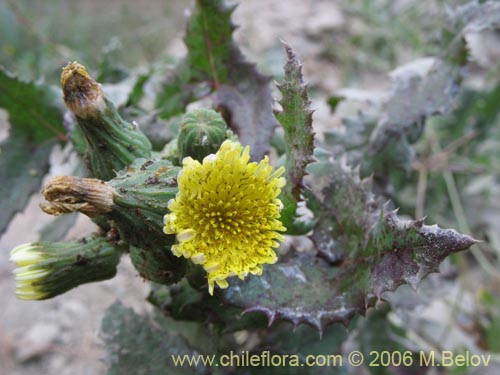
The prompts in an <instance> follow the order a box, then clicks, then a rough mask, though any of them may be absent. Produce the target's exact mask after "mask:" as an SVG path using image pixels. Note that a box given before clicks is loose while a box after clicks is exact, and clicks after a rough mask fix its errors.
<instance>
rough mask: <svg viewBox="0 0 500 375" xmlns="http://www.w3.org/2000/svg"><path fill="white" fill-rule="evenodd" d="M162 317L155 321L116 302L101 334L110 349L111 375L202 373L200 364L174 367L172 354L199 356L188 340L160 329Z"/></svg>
mask: <svg viewBox="0 0 500 375" xmlns="http://www.w3.org/2000/svg"><path fill="white" fill-rule="evenodd" d="M161 320H162V318H161V317H157V321H153V320H151V319H148V318H146V317H142V316H140V315H137V314H136V313H135V312H134V311H133V310H132V309H129V308H126V307H125V306H123V305H122V304H121V303H119V302H116V303H114V304H113V305H111V306H110V307H109V309H108V310H107V311H106V315H105V317H104V319H103V321H102V325H101V334H102V336H103V338H104V342H105V344H106V348H107V350H108V358H107V361H108V363H109V369H108V375H115V374H120V375H122V374H134V375H141V374H144V375H150V374H168V373H175V374H201V373H205V372H206V369H205V367H204V366H202V365H201V364H200V365H199V366H189V365H187V364H186V365H184V366H177V367H176V366H174V362H173V361H172V357H171V356H172V355H179V356H182V355H189V356H193V357H196V356H197V354H198V353H196V352H195V351H194V350H193V349H191V348H190V347H189V345H188V343H187V342H186V340H185V339H184V338H183V337H181V336H177V335H172V334H171V333H170V332H168V331H166V330H164V329H162V328H161V326H160V324H161Z"/></svg>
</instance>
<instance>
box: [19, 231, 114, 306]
mask: <svg viewBox="0 0 500 375" xmlns="http://www.w3.org/2000/svg"><path fill="white" fill-rule="evenodd" d="M120 255H121V251H120V250H119V249H117V248H116V247H115V246H113V245H112V244H110V243H109V242H108V241H107V240H106V238H104V237H98V236H93V237H90V238H84V239H82V240H79V241H69V242H55V243H48V242H38V243H28V244H24V245H20V246H17V247H16V248H15V249H13V250H12V251H11V253H10V260H11V261H12V262H14V263H15V264H16V266H17V267H18V268H16V269H15V270H14V275H15V279H16V282H17V285H16V295H17V297H18V298H19V299H24V300H42V299H48V298H52V297H55V296H57V295H59V294H62V293H65V292H67V291H68V290H70V289H72V288H75V287H77V286H79V285H82V284H85V283H90V282H94V281H102V280H107V279H111V278H112V277H114V276H115V274H116V266H117V265H118V261H119V259H120Z"/></svg>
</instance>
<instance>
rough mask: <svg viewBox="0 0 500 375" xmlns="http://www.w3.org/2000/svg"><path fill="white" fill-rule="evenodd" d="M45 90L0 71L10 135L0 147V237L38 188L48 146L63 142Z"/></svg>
mask: <svg viewBox="0 0 500 375" xmlns="http://www.w3.org/2000/svg"><path fill="white" fill-rule="evenodd" d="M53 103H54V98H53V96H52V93H51V91H50V89H49V88H48V87H45V86H36V85H35V84H34V83H28V82H22V81H20V80H18V79H17V78H15V77H14V76H12V75H11V74H9V73H8V72H6V71H5V70H3V69H1V68H0V108H3V109H5V110H6V111H7V113H8V121H9V122H10V124H11V128H10V134H9V137H8V138H7V139H5V140H4V141H3V142H2V143H1V144H0V152H1V158H0V181H2V184H1V186H0V205H1V206H2V215H0V234H1V233H3V232H4V231H5V229H6V228H7V225H8V224H9V221H10V219H11V218H12V217H13V216H14V215H15V213H16V212H18V211H20V210H22V209H23V208H24V207H25V206H26V203H27V202H28V199H29V196H30V195H31V194H32V193H33V192H35V191H37V190H38V189H39V188H40V183H41V180H42V178H43V176H44V174H45V173H46V172H47V170H48V167H49V154H50V151H51V149H52V146H53V145H54V144H55V143H56V142H57V141H58V140H61V139H64V138H65V136H64V129H63V127H62V115H61V112H60V110H59V109H57V108H56V107H55V105H54V104H53Z"/></svg>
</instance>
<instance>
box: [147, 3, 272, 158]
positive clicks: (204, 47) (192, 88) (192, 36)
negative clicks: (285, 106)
mask: <svg viewBox="0 0 500 375" xmlns="http://www.w3.org/2000/svg"><path fill="white" fill-rule="evenodd" d="M233 10H234V6H228V5H227V4H226V2H225V1H223V0H198V1H196V7H195V9H194V12H193V15H192V16H191V19H190V22H189V24H188V28H187V32H186V37H185V43H186V46H187V48H188V54H187V56H186V58H185V59H184V60H183V61H181V62H180V63H179V65H178V66H177V68H175V69H174V74H173V75H172V78H170V79H169V80H167V82H166V84H165V85H164V86H163V89H162V92H161V93H160V94H159V96H158V98H157V107H159V109H160V112H161V113H162V116H164V117H167V116H172V115H175V114H178V113H180V112H183V111H184V109H185V106H186V105H187V104H188V103H189V102H190V101H193V100H194V99H196V98H200V97H202V96H204V95H205V96H206V95H207V94H209V93H210V92H211V91H212V92H214V91H215V93H214V95H213V96H212V98H211V99H212V100H213V103H214V106H216V107H218V108H219V109H220V110H221V111H222V112H225V113H224V114H225V115H226V116H225V118H226V119H227V123H228V125H229V126H230V127H231V128H232V129H233V130H234V131H235V132H236V133H237V134H238V135H239V137H240V141H241V143H243V144H245V145H250V146H251V155H252V158H253V159H255V160H258V159H262V157H263V156H264V155H265V154H266V153H267V152H268V151H269V148H270V142H271V137H272V134H273V131H274V128H275V127H276V126H277V121H276V119H275V117H274V114H273V110H272V103H273V98H272V95H271V91H270V88H269V82H270V78H269V77H267V76H263V75H261V74H260V73H259V72H258V71H257V70H256V69H255V66H254V65H253V64H250V63H248V62H247V61H245V59H244V57H243V55H242V53H241V51H240V49H239V48H238V46H237V45H236V44H235V43H234V41H233V35H232V33H233V30H234V29H235V27H234V25H233V24H232V23H231V14H232V12H233ZM203 83H205V84H207V83H208V86H209V90H208V91H203V90H201V89H200V87H201V86H202V84H203Z"/></svg>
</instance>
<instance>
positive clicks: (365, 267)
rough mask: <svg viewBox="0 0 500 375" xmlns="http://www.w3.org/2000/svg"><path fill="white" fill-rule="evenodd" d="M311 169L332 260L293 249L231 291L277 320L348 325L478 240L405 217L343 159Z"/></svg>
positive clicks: (321, 250)
mask: <svg viewBox="0 0 500 375" xmlns="http://www.w3.org/2000/svg"><path fill="white" fill-rule="evenodd" d="M310 170H311V172H314V173H316V174H319V175H321V176H323V179H319V181H318V183H317V187H318V188H319V189H321V190H320V192H319V193H316V194H317V198H318V199H320V200H321V206H322V210H321V211H320V212H317V214H318V223H319V224H318V225H317V227H316V229H315V232H314V234H313V236H312V239H313V241H314V242H315V244H316V247H317V250H318V255H320V256H321V257H322V258H324V259H325V260H323V259H321V258H317V257H316V256H315V255H314V254H302V255H300V254H299V255H298V254H291V255H290V256H289V257H286V258H283V259H281V261H280V262H279V263H278V264H276V265H273V266H269V267H266V268H265V271H264V274H263V275H262V276H261V277H255V276H251V277H249V278H248V280H245V281H237V282H236V283H234V284H231V287H230V288H229V289H228V290H227V291H225V293H224V298H225V299H226V300H227V301H228V302H229V303H232V304H235V305H238V306H242V307H243V308H245V310H246V311H261V312H264V313H265V314H266V315H267V316H268V317H269V320H270V323H272V322H273V321H274V320H276V319H284V320H288V321H291V322H292V323H293V324H294V325H298V324H300V323H307V324H310V325H312V326H314V327H316V328H317V329H318V330H319V331H320V332H322V330H323V328H324V326H325V324H328V323H331V322H343V323H344V324H347V323H348V322H349V321H350V319H351V318H352V317H353V316H354V315H355V314H363V313H364V311H365V310H366V308H367V307H369V306H373V305H374V302H375V301H376V299H377V298H380V297H381V295H382V294H383V293H384V292H387V291H393V290H395V289H396V288H397V287H398V286H399V285H401V284H403V283H408V284H410V285H411V286H413V287H416V285H417V284H418V283H419V281H420V280H421V279H422V278H424V277H425V276H427V275H428V274H429V273H431V272H437V271H438V266H439V263H440V262H441V261H442V260H443V259H444V258H446V257H447V256H448V255H450V254H451V253H454V252H457V251H461V250H465V249H467V248H468V247H470V246H471V245H472V244H474V243H475V240H474V239H472V238H471V237H469V236H466V235H462V234H459V233H457V232H456V231H454V230H450V229H441V228H439V227H438V226H436V225H433V226H426V225H423V221H422V220H418V221H411V220H408V221H405V220H403V219H401V218H399V217H398V216H397V215H396V213H395V212H394V211H388V210H387V209H386V206H385V205H384V204H382V202H381V201H380V200H379V199H378V198H377V197H376V196H375V195H374V194H373V193H372V192H371V191H370V181H369V180H360V178H359V172H358V171H353V170H351V169H350V168H349V167H348V166H347V165H345V164H343V163H340V162H338V161H332V162H321V163H315V164H312V165H311V167H310ZM276 290H279V291H280V293H275V292H274V291H276Z"/></svg>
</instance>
